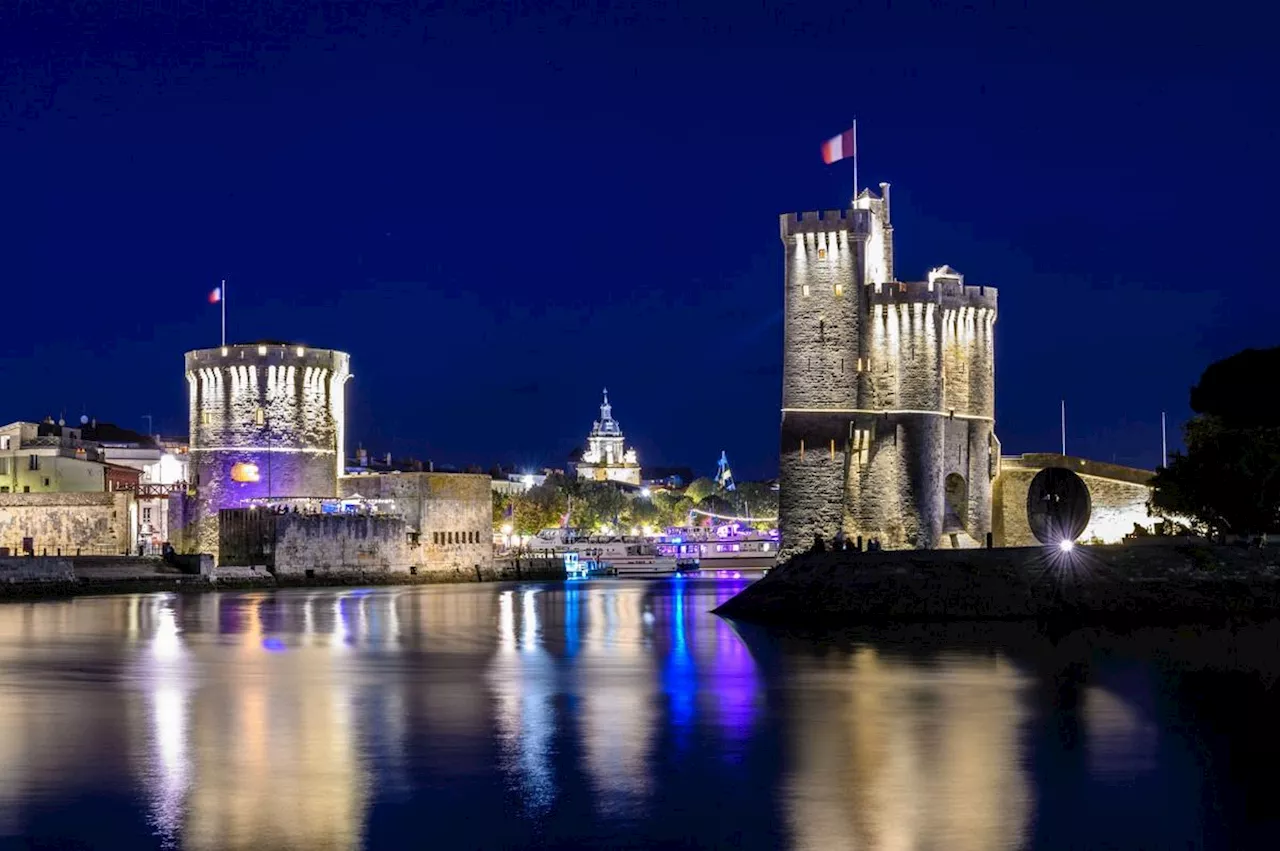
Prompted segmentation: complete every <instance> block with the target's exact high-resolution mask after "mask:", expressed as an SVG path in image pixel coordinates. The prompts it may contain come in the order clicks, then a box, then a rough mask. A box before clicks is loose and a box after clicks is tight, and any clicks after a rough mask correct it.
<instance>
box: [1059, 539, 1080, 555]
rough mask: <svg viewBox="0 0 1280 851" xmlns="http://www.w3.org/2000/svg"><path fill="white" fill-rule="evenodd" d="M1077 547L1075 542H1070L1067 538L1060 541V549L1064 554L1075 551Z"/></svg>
mask: <svg viewBox="0 0 1280 851" xmlns="http://www.w3.org/2000/svg"><path fill="white" fill-rule="evenodd" d="M1075 546H1076V544H1075V541H1072V540H1069V539H1067V538H1063V539H1062V540H1061V541H1058V549H1060V550H1062V551H1063V552H1064V553H1069V552H1071V551H1072V550H1073V549H1075Z"/></svg>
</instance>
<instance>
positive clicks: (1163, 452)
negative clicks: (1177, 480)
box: [1160, 411, 1169, 467]
mask: <svg viewBox="0 0 1280 851" xmlns="http://www.w3.org/2000/svg"><path fill="white" fill-rule="evenodd" d="M1160 466H1161V467H1168V466H1169V442H1168V435H1167V433H1166V432H1165V425H1164V411H1161V412H1160Z"/></svg>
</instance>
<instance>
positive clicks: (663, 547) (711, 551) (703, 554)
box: [657, 523, 778, 575]
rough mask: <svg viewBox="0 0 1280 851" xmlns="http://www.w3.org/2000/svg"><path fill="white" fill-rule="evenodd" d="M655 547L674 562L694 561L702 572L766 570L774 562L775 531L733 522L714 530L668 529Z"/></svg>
mask: <svg viewBox="0 0 1280 851" xmlns="http://www.w3.org/2000/svg"><path fill="white" fill-rule="evenodd" d="M657 547H658V552H659V553H661V554H662V555H666V556H670V557H671V558H674V559H676V560H677V561H681V562H683V561H696V562H697V564H698V566H699V568H700V569H701V572H702V573H703V574H704V575H706V574H712V575H722V574H732V573H735V572H736V573H741V572H742V571H744V570H745V571H757V570H760V571H767V570H769V569H770V568H771V567H773V566H774V564H776V563H777V561H778V536H777V533H776V532H760V531H756V530H754V529H750V528H743V527H742V526H740V525H739V524H737V523H729V524H726V525H723V526H718V527H716V528H714V529H699V528H695V529H670V530H668V532H667V534H666V535H663V536H662V537H661V538H660V539H659V540H658V544H657Z"/></svg>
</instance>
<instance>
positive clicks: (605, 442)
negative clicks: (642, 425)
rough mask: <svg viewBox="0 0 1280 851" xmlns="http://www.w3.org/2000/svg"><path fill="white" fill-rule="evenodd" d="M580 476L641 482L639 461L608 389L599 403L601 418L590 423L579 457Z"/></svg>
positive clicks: (634, 482) (638, 483)
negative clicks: (585, 443)
mask: <svg viewBox="0 0 1280 851" xmlns="http://www.w3.org/2000/svg"><path fill="white" fill-rule="evenodd" d="M578 478H580V479H589V480H591V481H597V482H623V483H625V484H629V485H635V486H637V487H639V485H640V462H639V461H638V460H637V459H636V451H635V449H629V448H627V446H626V444H625V441H624V438H623V435H622V426H621V425H620V424H619V423H618V421H617V420H615V419H614V418H613V406H612V405H610V404H609V391H608V390H607V389H606V390H605V391H604V402H603V403H601V405H600V419H598V420H596V421H595V422H594V423H592V424H591V433H590V434H589V435H587V448H586V451H584V452H583V453H582V458H581V459H579V461H578Z"/></svg>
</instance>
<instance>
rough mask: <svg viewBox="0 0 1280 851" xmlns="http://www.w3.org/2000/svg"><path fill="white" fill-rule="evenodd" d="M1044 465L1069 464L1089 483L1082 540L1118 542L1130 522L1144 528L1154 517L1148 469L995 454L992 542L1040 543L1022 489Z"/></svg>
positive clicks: (1054, 457) (1046, 455)
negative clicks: (1088, 509) (997, 466)
mask: <svg viewBox="0 0 1280 851" xmlns="http://www.w3.org/2000/svg"><path fill="white" fill-rule="evenodd" d="M1046 467H1064V468H1066V469H1068V470H1071V471H1073V472H1075V473H1076V474H1077V475H1079V476H1080V478H1081V479H1082V480H1083V481H1084V483H1085V485H1086V486H1087V487H1088V488H1089V499H1090V501H1091V503H1092V510H1091V513H1090V517H1089V525H1088V526H1086V527H1085V530H1084V533H1083V534H1082V535H1081V536H1080V540H1081V541H1097V542H1100V543H1106V544H1113V543H1118V542H1119V541H1120V540H1121V539H1123V538H1124V536H1125V535H1127V534H1129V533H1130V532H1132V531H1133V527H1134V524H1135V523H1136V524H1138V525H1139V526H1141V527H1143V528H1144V529H1148V530H1149V529H1151V527H1152V526H1153V525H1154V524H1155V523H1156V522H1157V518H1155V517H1152V516H1151V514H1150V513H1149V512H1148V510H1147V502H1148V501H1149V500H1150V499H1151V486H1150V484H1149V482H1150V481H1151V478H1152V477H1153V476H1154V475H1155V474H1154V473H1152V472H1151V471H1149V470H1138V469H1135V468H1133V467H1123V466H1120V465H1118V464H1106V463H1102V462H1099V461H1089V460H1086V459H1084V458H1073V457H1069V456H1064V455H1058V454H1053V453H1041V454H1028V455H1014V456H1009V457H1006V458H1002V459H1000V477H999V478H998V479H997V480H996V486H995V492H994V500H993V503H994V506H993V515H994V528H993V532H994V533H995V534H994V537H995V543H996V546H999V547H1034V546H1039V545H1040V542H1039V541H1037V540H1036V539H1035V536H1034V535H1033V534H1032V533H1031V527H1030V526H1029V525H1028V523H1027V489H1028V487H1029V486H1030V484H1031V480H1032V479H1033V478H1035V475H1036V474H1037V473H1039V472H1040V471H1041V470H1043V469H1044V468H1046Z"/></svg>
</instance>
